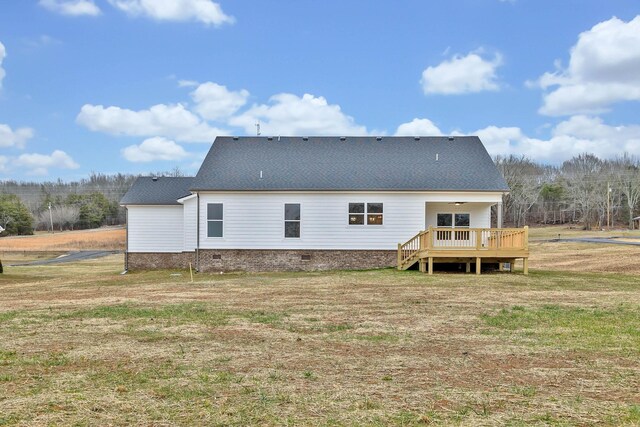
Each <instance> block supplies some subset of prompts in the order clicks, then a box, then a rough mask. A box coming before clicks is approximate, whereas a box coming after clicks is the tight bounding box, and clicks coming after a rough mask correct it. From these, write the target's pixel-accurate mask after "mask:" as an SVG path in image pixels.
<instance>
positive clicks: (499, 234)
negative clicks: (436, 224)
mask: <svg viewBox="0 0 640 427" xmlns="http://www.w3.org/2000/svg"><path fill="white" fill-rule="evenodd" d="M528 246H529V229H528V227H524V228H433V227H429V229H428V230H424V231H421V232H420V233H418V234H416V235H415V236H414V237H412V238H411V239H409V240H408V241H406V242H405V243H399V244H398V266H401V265H403V264H405V263H406V262H409V261H410V260H411V259H412V258H414V257H417V256H419V255H420V252H422V251H449V250H450V251H452V254H455V252H454V251H456V250H463V249H466V250H475V251H478V252H482V251H490V250H491V251H494V252H495V251H497V252H499V251H514V250H522V251H526V250H528V249H529V247H528Z"/></svg>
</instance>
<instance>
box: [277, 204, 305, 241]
mask: <svg viewBox="0 0 640 427" xmlns="http://www.w3.org/2000/svg"><path fill="white" fill-rule="evenodd" d="M287 205H298V206H300V219H298V220H295V219H290V220H288V219H287V215H286V212H287ZM287 222H297V223H299V224H300V235H299V236H298V237H287V236H286V235H285V233H286V232H287ZM282 238H283V239H284V240H292V239H298V240H299V239H302V203H300V202H286V203H283V204H282Z"/></svg>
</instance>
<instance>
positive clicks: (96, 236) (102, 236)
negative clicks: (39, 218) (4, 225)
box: [0, 227, 125, 254]
mask: <svg viewBox="0 0 640 427" xmlns="http://www.w3.org/2000/svg"><path fill="white" fill-rule="evenodd" d="M124 240H125V229H124V228H122V227H106V228H96V229H92V230H78V231H65V232H60V233H59V232H56V233H47V232H36V234H35V235H34V236H15V237H3V238H1V239H0V254H1V253H2V252H12V251H79V250H86V249H104V250H124Z"/></svg>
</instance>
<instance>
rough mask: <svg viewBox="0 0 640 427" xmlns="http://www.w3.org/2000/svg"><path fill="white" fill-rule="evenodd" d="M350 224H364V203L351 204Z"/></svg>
mask: <svg viewBox="0 0 640 427" xmlns="http://www.w3.org/2000/svg"><path fill="white" fill-rule="evenodd" d="M349 224H350V225H362V224H364V203H349Z"/></svg>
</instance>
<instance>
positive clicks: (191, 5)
mask: <svg viewBox="0 0 640 427" xmlns="http://www.w3.org/2000/svg"><path fill="white" fill-rule="evenodd" d="M109 3H111V4H112V5H113V6H114V7H116V8H118V9H120V10H122V11H123V12H125V13H126V14H128V15H130V16H140V15H142V16H147V17H149V18H152V19H155V20H158V21H181V22H184V21H199V22H202V23H204V24H206V25H214V26H216V27H217V26H220V25H222V24H232V23H233V22H234V21H235V20H234V18H233V17H232V16H228V15H226V14H225V13H224V12H223V11H222V8H221V7H220V4H218V3H216V2H213V1H211V0H109Z"/></svg>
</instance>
